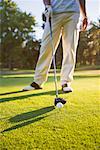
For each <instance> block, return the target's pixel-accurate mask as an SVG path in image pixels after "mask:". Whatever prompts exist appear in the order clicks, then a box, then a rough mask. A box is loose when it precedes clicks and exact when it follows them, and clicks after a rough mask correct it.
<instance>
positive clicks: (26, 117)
mask: <svg viewBox="0 0 100 150" xmlns="http://www.w3.org/2000/svg"><path fill="white" fill-rule="evenodd" d="M52 110H54V106H49V107H44V108H41V109H38V110H34V111H31V112H26V113H22V114H19V115H16V116H15V117H12V118H10V119H9V122H11V123H18V124H17V125H15V126H12V127H11V128H8V129H5V130H4V131H2V133H3V132H7V131H11V130H14V129H18V128H21V127H23V126H26V125H29V124H31V123H34V122H37V121H40V120H41V119H43V118H46V117H48V116H49V115H44V114H47V113H49V112H50V111H52Z"/></svg>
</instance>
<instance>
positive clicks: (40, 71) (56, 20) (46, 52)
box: [34, 15, 62, 86]
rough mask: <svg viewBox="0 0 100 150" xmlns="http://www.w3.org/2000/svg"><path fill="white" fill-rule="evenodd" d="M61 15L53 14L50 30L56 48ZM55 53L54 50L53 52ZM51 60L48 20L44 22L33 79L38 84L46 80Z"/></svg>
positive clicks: (58, 39) (59, 32)
mask: <svg viewBox="0 0 100 150" xmlns="http://www.w3.org/2000/svg"><path fill="white" fill-rule="evenodd" d="M61 18H62V16H61V17H59V15H56V16H53V20H52V28H53V29H52V30H53V44H54V48H55V50H56V48H57V46H58V44H59V41H60V37H61V36H60V35H61ZM54 53H55V52H54ZM51 62H52V45H51V38H50V26H49V22H46V25H45V30H44V34H43V38H42V44H41V49H40V55H39V59H38V62H37V66H36V70H35V76H34V81H35V82H36V83H37V84H38V85H40V86H41V85H42V84H43V83H44V82H45V81H46V80H47V75H48V71H49V69H50V65H51Z"/></svg>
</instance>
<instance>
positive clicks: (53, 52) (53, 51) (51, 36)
mask: <svg viewBox="0 0 100 150" xmlns="http://www.w3.org/2000/svg"><path fill="white" fill-rule="evenodd" d="M49 25H50V38H51V46H52V61H53V67H54V82H55V89H56V97H57V98H58V88H57V73H56V61H55V49H54V44H53V34H52V21H51V18H50V19H49Z"/></svg>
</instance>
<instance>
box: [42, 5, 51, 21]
mask: <svg viewBox="0 0 100 150" xmlns="http://www.w3.org/2000/svg"><path fill="white" fill-rule="evenodd" d="M44 15H45V17H46V19H49V18H50V17H51V15H52V7H51V5H46V6H45V11H44Z"/></svg>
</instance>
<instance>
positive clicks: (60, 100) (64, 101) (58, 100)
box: [54, 98, 67, 106]
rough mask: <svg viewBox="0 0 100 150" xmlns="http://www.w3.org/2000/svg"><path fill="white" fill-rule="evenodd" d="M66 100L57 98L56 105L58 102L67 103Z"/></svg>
mask: <svg viewBox="0 0 100 150" xmlns="http://www.w3.org/2000/svg"><path fill="white" fill-rule="evenodd" d="M66 102H67V101H66V100H64V99H63V98H55V100H54V105H55V106H56V105H57V103H62V104H63V105H64V104H66Z"/></svg>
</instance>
